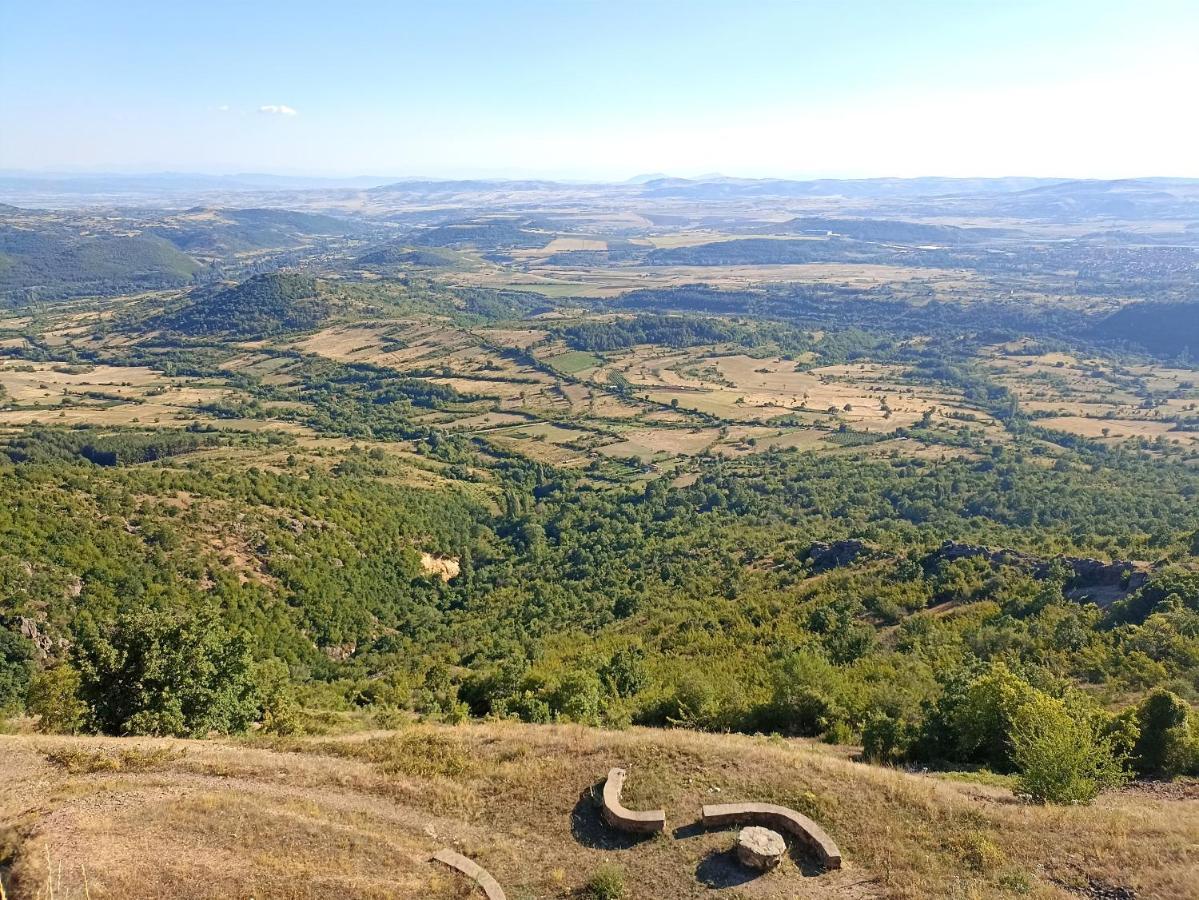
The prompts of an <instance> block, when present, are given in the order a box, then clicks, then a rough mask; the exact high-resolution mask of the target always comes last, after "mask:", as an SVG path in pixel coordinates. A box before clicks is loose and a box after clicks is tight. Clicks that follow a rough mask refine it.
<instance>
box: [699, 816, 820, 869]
mask: <svg viewBox="0 0 1199 900" xmlns="http://www.w3.org/2000/svg"><path fill="white" fill-rule="evenodd" d="M703 820H704V825H705V827H709V828H719V827H720V826H723V825H765V826H766V827H767V828H772V829H774V830H775V831H785V832H788V833H789V834H791V835H793V836H794V837H795V838H796V839H798V840H799V841H800V842H801V843H802V844H803V845H804V847H805V848H806V849H807V850H809V851H811V853H812V854H813V855H815V857H816V858H817V859H818V860H819V861H820V863H821V865H823V866H824V867H825V868H826V869H839V868H841V850H840V849H839V848H838V847H837V845H836V844H835V843H834V842H833V839H832V838H830V837H829V836H828V835H827V834H825V831H824V829H823V828H821V827H820V826H819V825H817V824H816V823H815V822H813V821H812V820H811V819H809V818H808V817H807V816H805V815H802V814H801V813H797V812H796V811H795V810H793V809H788V808H787V807H785V806H775V805H774V804H773V803H718V804H713V805H710V806H705V807H704V808H703Z"/></svg>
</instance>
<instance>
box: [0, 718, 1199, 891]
mask: <svg viewBox="0 0 1199 900" xmlns="http://www.w3.org/2000/svg"><path fill="white" fill-rule="evenodd" d="M163 748H166V749H167V750H170V748H185V749H186V751H187V752H186V754H185V755H174V756H164V755H161V752H160V751H161V750H162V749H163ZM129 751H134V752H135V753H136V754H139V755H138V756H135V757H130V758H131V759H134V758H135V759H143V758H145V759H154V760H156V762H154V763H153V764H151V765H149V766H146V767H143V768H138V765H139V764H134V765H133V766H132V767H131V766H130V765H129V764H128V763H126V764H124V765H123V766H122V767H120V768H117V769H109V768H107V763H93V762H92V760H93V759H96V760H99V759H105V760H107V759H109V758H112V757H114V756H116V757H120V756H121V755H123V754H126V753H128V752H129ZM0 754H2V755H3V758H4V760H5V766H4V767H3V768H0V817H2V818H0V821H3V822H5V823H8V824H9V825H10V826H11V829H12V833H13V834H14V835H16V838H14V839H12V840H10V841H9V843H11V844H12V849H11V850H9V855H10V856H11V857H12V859H11V870H10V871H9V872H8V875H7V876H6V877H7V878H8V879H9V880H8V881H6V887H8V889H9V895H10V896H11V897H13V898H14V900H18V898H23V897H31V898H32V897H37V896H39V892H41V893H40V896H43V897H44V896H46V893H45V891H46V888H47V885H49V884H51V883H53V885H54V890H55V894H54V896H55V897H56V898H58V900H68V898H76V897H83V896H85V893H84V884H83V880H82V874H83V873H84V872H86V873H87V878H88V887H87V892H88V895H90V897H95V898H101V897H129V898H141V897H147V898H148V897H168V896H169V897H178V898H182V900H189V898H198V897H233V896H241V897H245V896H256V897H260V898H262V897H288V898H292V897H295V898H300V897H329V896H337V897H372V898H373V897H412V898H426V897H427V898H441V900H444V898H451V897H469V896H473V895H472V894H470V893H468V892H467V891H468V886H467V885H464V884H463V883H462V882H461V881H460V880H457V879H455V878H454V876H452V875H450V874H448V873H447V872H445V871H444V870H440V869H438V868H436V867H434V866H431V865H430V864H429V863H428V857H429V855H430V854H431V853H432V852H433V851H434V850H436V849H437V848H439V847H442V846H453V847H455V848H456V849H458V850H459V851H460V852H463V853H465V854H466V855H468V856H471V857H472V858H475V859H477V860H478V861H479V862H480V863H481V864H482V865H484V866H486V867H487V868H488V869H489V870H490V871H491V872H492V873H493V874H494V875H495V876H496V877H497V878H498V879H499V880H500V882H501V883H502V884H504V885H505V887H506V888H507V890H508V894H509V896H510V897H514V898H525V900H535V898H566V897H570V896H579V894H578V893H577V892H579V891H581V890H582V889H583V888H584V886H585V884H586V883H587V881H588V880H589V878H590V877H591V876H592V875H593V874H594V873H595V872H596V871H598V870H600V869H601V868H603V867H605V866H611V865H615V866H618V867H619V868H620V869H621V870H622V871H623V872H624V880H625V883H626V885H627V887H628V892H627V896H629V897H632V898H657V900H681V898H688V897H698V896H716V897H719V896H727V897H741V898H748V897H754V898H777V900H782V898H796V897H799V898H804V897H832V898H870V897H897V898H929V897H938V898H940V897H960V898H984V897H1011V896H1028V897H1041V898H1066V897H1071V896H1088V894H1087V893H1086V891H1091V892H1092V893H1091V894H1089V896H1097V894H1095V893H1094V891H1095V890H1096V889H1097V888H1102V887H1106V888H1108V889H1111V888H1117V887H1120V888H1127V889H1129V890H1132V891H1135V892H1136V893H1135V896H1137V897H1140V898H1150V897H1152V898H1162V900H1181V898H1184V897H1194V891H1193V888H1194V885H1195V884H1196V883H1199V848H1197V847H1196V845H1195V840H1194V836H1195V834H1199V806H1197V805H1196V804H1195V803H1193V802H1188V801H1185V800H1174V799H1168V798H1166V797H1162V796H1152V795H1147V794H1142V793H1122V794H1117V795H1110V796H1107V797H1104V798H1101V799H1100V801H1099V802H1097V803H1096V804H1095V805H1094V806H1091V807H1079V808H1046V807H1037V806H1030V805H1027V804H1024V803H1021V802H1018V801H1017V800H1015V799H1014V798H1013V797H1012V796H1011V794H1010V792H1008V791H1007V790H1006V789H1004V788H1003V787H1001V786H996V785H982V784H976V783H971V782H963V781H960V780H951V779H936V778H930V777H925V776H919V775H911V774H905V773H902V772H897V771H892V770H888V769H880V768H875V767H870V766H865V765H861V764H857V763H853V762H851V761H849V760H848V759H846V758H845V757H844V755H843V754H842V753H841V752H839V751H836V750H833V749H831V748H826V747H823V746H820V745H809V744H806V743H801V742H788V741H782V740H777V739H774V740H772V739H765V738H750V737H737V736H719V735H703V734H694V733H689V732H661V731H649V730H641V729H633V730H630V731H627V732H602V731H595V730H588V729H584V728H580V727H574V726H570V727H566V726H549V727H532V726H520V725H513V724H476V725H469V726H463V727H459V728H451V727H448V726H432V725H420V726H411V727H408V728H406V729H403V730H401V731H400V732H373V733H368V734H358V735H348V736H345V737H335V738H330V737H325V738H291V739H273V740H267V739H262V740H256V741H250V742H248V743H247V742H227V741H188V742H169V743H168V742H162V741H152V740H118V739H78V738H71V739H65V738H64V739H53V738H46V737H38V738H30V737H20V736H8V737H0ZM50 756H54V757H55V758H57V759H68V760H82V763H81V766H82V767H80V764H79V763H77V764H76V766H75V768H76V769H78V771H72V767H71V765H69V764H66V765H64V764H63V763H61V762H50V761H49V759H48V757H50ZM617 764H620V765H624V766H626V767H627V768H628V769H629V772H630V777H629V781H628V785H627V787H626V791H625V799H626V802H627V803H628V804H629V805H630V806H631V807H634V808H638V807H650V806H663V807H664V808H665V809H666V810H667V816H668V829H669V830H668V833H667V834H666V835H663V836H660V837H657V838H652V839H649V840H647V841H643V842H637V841H631V840H627V839H625V838H623V837H622V836H619V835H616V834H613V833H612V832H610V831H608V830H607V828H606V827H605V826H603V825H602V824H601V822H600V820H599V818H598V816H597V814H596V810H595V808H594V806H593V802H592V799H591V798H592V792H593V789H594V787H595V785H596V784H597V783H598V782H599V781H600V779H601V778H602V777H603V775H604V773H605V772H606V771H607V769H608V768H609V767H610V766H612V765H617ZM716 799H720V800H735V799H758V800H764V801H774V802H778V803H784V804H786V805H789V806H792V807H795V808H797V809H799V810H801V811H803V812H805V813H807V814H808V815H811V816H813V817H815V818H816V819H818V820H819V821H820V822H822V823H823V824H824V825H825V827H826V828H827V830H828V831H829V832H830V834H831V835H832V836H833V837H834V839H836V840H837V841H838V843H839V844H840V845H841V848H842V850H843V852H844V853H845V857H846V861H847V862H846V867H845V869H844V870H842V871H841V872H833V873H825V874H819V873H816V872H814V871H812V870H810V869H806V867H805V865H804V862H805V861H804V860H803V858H802V857H801V856H796V857H795V858H793V859H791V860H788V861H787V862H785V863H784V866H783V867H782V868H781V869H780V870H779V871H777V872H775V873H772V874H770V875H766V876H763V877H760V878H755V879H749V880H746V878H745V876H744V875H743V874H741V873H740V872H739V870H737V869H736V867H735V866H734V865H733V864H732V863H731V861H730V859H729V857H728V854H727V851H728V848H729V846H730V844H731V835H730V833H729V832H727V831H726V832H720V831H718V832H706V831H704V830H702V829H701V828H698V827H696V825H695V821H696V819H698V813H699V807H700V805H702V804H703V803H705V802H711V801H712V800H716Z"/></svg>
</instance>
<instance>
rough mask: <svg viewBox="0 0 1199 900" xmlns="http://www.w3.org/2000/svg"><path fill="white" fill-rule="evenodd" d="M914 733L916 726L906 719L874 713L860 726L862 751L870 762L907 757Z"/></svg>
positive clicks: (915, 732)
mask: <svg viewBox="0 0 1199 900" xmlns="http://www.w3.org/2000/svg"><path fill="white" fill-rule="evenodd" d="M916 734H917V728H916V726H915V725H913V724H912V723H911V722H909V721H907V720H906V719H902V718H896V717H895V716H890V715H887V714H886V713H875V714H874V715H872V716H871V717H870V718H869V719H867V720H866V724H865V725H864V726H863V727H862V753H863V755H864V756H865V757H866V759H868V760H870V761H871V762H876V763H895V762H900V761H902V760H904V759H906V758H907V756H908V752H909V750H910V749H911V747H912V744H913V742H914V741H915V740H916Z"/></svg>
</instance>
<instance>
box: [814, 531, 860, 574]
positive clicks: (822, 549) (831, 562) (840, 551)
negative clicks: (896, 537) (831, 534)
mask: <svg viewBox="0 0 1199 900" xmlns="http://www.w3.org/2000/svg"><path fill="white" fill-rule="evenodd" d="M871 549H872V548H871V547H870V545H868V544H866V543H865V542H863V541H859V540H856V539H854V538H849V539H848V540H844V541H833V542H832V543H831V544H827V543H825V542H824V541H816V542H814V543H813V544H812V546H811V547H809V548H808V562H810V563H811V564H812V571H813V572H825V571H827V570H829V569H835V568H837V567H838V566H847V565H849V564H850V563H851V562H853V561H854V560H855V559H857V558H858V557H859V556H861V555H862V554H863V553H866V552H868V551H870V550H871Z"/></svg>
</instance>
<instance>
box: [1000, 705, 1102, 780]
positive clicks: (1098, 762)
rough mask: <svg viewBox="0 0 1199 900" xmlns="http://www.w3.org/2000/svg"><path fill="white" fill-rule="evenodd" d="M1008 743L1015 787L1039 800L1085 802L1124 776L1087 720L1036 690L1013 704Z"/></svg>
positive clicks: (1090, 722) (1089, 720)
mask: <svg viewBox="0 0 1199 900" xmlns="http://www.w3.org/2000/svg"><path fill="white" fill-rule="evenodd" d="M1009 743H1010V748H1011V758H1012V761H1013V762H1014V763H1015V765H1016V768H1017V770H1018V772H1019V775H1018V777H1017V782H1016V784H1017V787H1016V792H1017V793H1018V794H1022V795H1024V796H1026V797H1029V798H1031V799H1032V800H1035V801H1036V802H1038V803H1088V802H1090V801H1091V800H1094V799H1095V797H1096V796H1097V795H1098V794H1099V792H1100V791H1102V790H1104V789H1105V788H1109V787H1113V786H1115V785H1118V784H1120V782H1121V781H1122V780H1123V779H1124V771H1123V768H1122V766H1121V765H1120V761H1119V760H1117V759H1116V757H1115V756H1114V755H1113V754H1112V749H1111V745H1110V744H1109V743H1108V742H1107V741H1106V740H1105V739H1104V738H1102V737H1101V736H1100V735H1098V734H1097V733H1096V729H1095V727H1094V725H1093V723H1092V720H1091V719H1090V718H1089V717H1086V716H1085V715H1079V714H1077V713H1072V711H1071V710H1069V709H1067V708H1066V704H1065V703H1063V702H1062V701H1061V700H1057V699H1055V698H1053V697H1049V696H1048V695H1046V694H1043V693H1041V692H1039V691H1038V692H1036V693H1035V694H1034V695H1033V696H1032V697H1031V698H1030V699H1028V700H1026V701H1025V702H1023V703H1021V704H1020V705H1019V706H1018V707H1017V708H1016V710H1015V712H1014V714H1013V715H1012V717H1011V733H1010V735H1009Z"/></svg>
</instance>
